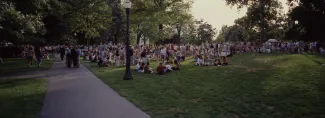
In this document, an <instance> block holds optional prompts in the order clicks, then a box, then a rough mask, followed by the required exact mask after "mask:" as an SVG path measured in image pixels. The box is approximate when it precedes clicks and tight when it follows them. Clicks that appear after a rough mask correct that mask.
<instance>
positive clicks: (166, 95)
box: [83, 54, 325, 118]
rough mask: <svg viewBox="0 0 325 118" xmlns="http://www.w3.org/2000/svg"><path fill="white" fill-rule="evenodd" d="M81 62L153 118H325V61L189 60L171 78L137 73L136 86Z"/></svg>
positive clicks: (117, 71) (117, 72) (271, 57)
mask: <svg viewBox="0 0 325 118" xmlns="http://www.w3.org/2000/svg"><path fill="white" fill-rule="evenodd" d="M83 63H84V64H85V65H86V66H87V67H89V68H90V69H91V70H92V71H93V72H94V73H95V74H96V75H97V76H98V77H99V78H100V79H102V80H103V81H104V82H105V83H106V84H108V85H109V86H110V87H112V88H113V89H115V90H116V91H117V92H118V93H119V94H120V95H122V96H124V97H126V98H127V99H128V100H129V101H131V102H133V103H134V104H135V105H137V106H138V107H139V108H141V109H142V110H143V111H145V112H147V113H148V114H149V115H150V116H152V117H153V118H176V117H183V118H241V117H244V118H298V117H305V118H321V117H323V118H324V117H325V66H322V65H321V64H323V63H325V57H324V56H317V55H298V54H297V55H296V54H293V55H281V54H240V55H236V56H234V57H231V58H230V59H229V63H230V65H229V66H226V67H195V66H194V63H193V62H192V60H187V61H186V62H183V63H182V67H181V70H180V71H177V72H172V73H169V74H167V75H162V76H158V75H154V74H151V75H150V74H141V73H135V72H134V71H133V73H132V74H133V77H134V78H135V79H134V80H133V81H123V80H122V78H123V75H124V70H125V69H124V68H122V67H108V68H98V67H96V64H94V63H89V62H83ZM156 65H157V63H153V64H152V67H154V68H156Z"/></svg>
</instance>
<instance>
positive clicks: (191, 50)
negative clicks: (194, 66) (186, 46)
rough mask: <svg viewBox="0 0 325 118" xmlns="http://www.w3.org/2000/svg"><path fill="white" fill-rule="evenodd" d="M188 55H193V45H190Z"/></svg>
mask: <svg viewBox="0 0 325 118" xmlns="http://www.w3.org/2000/svg"><path fill="white" fill-rule="evenodd" d="M190 53H191V56H193V55H194V46H193V45H190Z"/></svg>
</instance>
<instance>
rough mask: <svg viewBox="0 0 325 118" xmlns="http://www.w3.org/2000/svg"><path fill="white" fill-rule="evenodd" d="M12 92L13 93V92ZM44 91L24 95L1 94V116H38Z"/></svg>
mask: <svg viewBox="0 0 325 118" xmlns="http://www.w3.org/2000/svg"><path fill="white" fill-rule="evenodd" d="M13 94H14V93H13ZM44 94H45V93H35V94H30V95H24V96H15V97H11V96H10V97H9V96H1V98H0V114H1V117H2V118H38V116H39V113H40V111H41V108H42V105H43V98H44Z"/></svg>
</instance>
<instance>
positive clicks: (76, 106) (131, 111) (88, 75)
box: [40, 58, 150, 118]
mask: <svg viewBox="0 0 325 118" xmlns="http://www.w3.org/2000/svg"><path fill="white" fill-rule="evenodd" d="M56 59H58V58H56ZM48 79H49V80H48V86H47V94H46V96H45V100H44V106H43V109H42V111H41V114H40V118H150V116H149V115H147V114H146V113H144V112H143V111H141V110H140V109H139V108H137V107H136V106H134V105H133V104H132V103H130V102H128V101H127V100H126V99H125V98H123V97H121V96H120V95H119V94H117V93H116V92H115V91H114V90H113V89H111V88H110V87H109V86H107V85H106V84H104V83H103V82H102V81H101V80H100V79H98V78H97V77H96V76H95V75H94V74H93V73H92V72H90V71H89V70H88V69H87V68H85V67H84V66H82V65H81V66H80V68H70V69H69V68H67V67H66V66H65V64H64V62H63V61H61V60H55V61H54V64H53V67H52V69H51V70H50V71H49V72H48Z"/></svg>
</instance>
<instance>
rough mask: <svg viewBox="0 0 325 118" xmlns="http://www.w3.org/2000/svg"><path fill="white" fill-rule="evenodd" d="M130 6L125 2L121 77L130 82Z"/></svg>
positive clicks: (127, 1)
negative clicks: (122, 73) (124, 58)
mask: <svg viewBox="0 0 325 118" xmlns="http://www.w3.org/2000/svg"><path fill="white" fill-rule="evenodd" d="M131 6H132V3H131V2H130V0H125V11H126V41H125V51H126V70H125V75H124V77H123V79H124V80H132V79H133V77H132V74H131V69H130V66H131V63H130V62H131V56H130V31H129V29H130V28H129V27H130V26H129V25H130V18H129V15H130V8H131Z"/></svg>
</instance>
